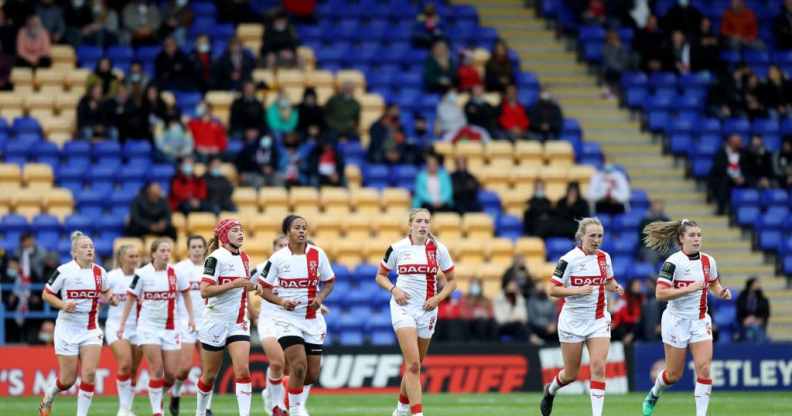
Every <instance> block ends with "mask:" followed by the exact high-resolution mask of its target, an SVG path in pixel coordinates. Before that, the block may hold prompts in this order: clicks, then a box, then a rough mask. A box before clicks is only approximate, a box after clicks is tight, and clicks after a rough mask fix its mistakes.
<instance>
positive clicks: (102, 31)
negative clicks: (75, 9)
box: [67, 0, 121, 48]
mask: <svg viewBox="0 0 792 416" xmlns="http://www.w3.org/2000/svg"><path fill="white" fill-rule="evenodd" d="M72 4H74V2H72ZM67 26H68V25H67ZM120 28H121V23H120V22H119V19H118V13H116V11H115V10H113V8H111V7H109V6H108V5H107V0H96V1H94V2H93V7H92V8H91V21H90V23H88V24H87V25H85V26H82V28H81V30H80V38H81V42H85V43H89V44H94V45H97V46H99V47H102V48H105V47H108V46H110V45H115V44H116V43H117V42H118V41H119V37H120V36H121V29H120ZM67 30H68V29H67Z"/></svg>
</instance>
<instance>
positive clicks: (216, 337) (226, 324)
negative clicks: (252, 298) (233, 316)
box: [198, 317, 250, 348]
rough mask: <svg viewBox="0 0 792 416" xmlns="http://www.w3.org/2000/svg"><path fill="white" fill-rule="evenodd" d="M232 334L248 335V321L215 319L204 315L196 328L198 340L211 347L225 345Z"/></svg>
mask: <svg viewBox="0 0 792 416" xmlns="http://www.w3.org/2000/svg"><path fill="white" fill-rule="evenodd" d="M234 336H247V337H250V322H248V321H243V322H240V323H237V322H236V320H234V321H217V320H214V319H210V318H206V317H204V319H203V322H201V324H200V327H199V328H198V341H200V342H201V343H202V344H206V345H211V346H212V347H217V348H222V347H225V345H226V340H227V339H228V338H230V337H234Z"/></svg>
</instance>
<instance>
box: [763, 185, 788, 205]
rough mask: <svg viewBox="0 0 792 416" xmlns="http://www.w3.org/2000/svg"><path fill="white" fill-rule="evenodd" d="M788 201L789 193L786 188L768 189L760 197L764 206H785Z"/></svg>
mask: <svg viewBox="0 0 792 416" xmlns="http://www.w3.org/2000/svg"><path fill="white" fill-rule="evenodd" d="M788 201H789V193H788V192H787V191H786V190H785V189H766V190H764V191H762V193H761V197H760V202H761V205H762V207H772V206H785V205H787V204H788Z"/></svg>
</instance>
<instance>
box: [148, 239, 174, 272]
mask: <svg viewBox="0 0 792 416" xmlns="http://www.w3.org/2000/svg"><path fill="white" fill-rule="evenodd" d="M171 251H173V247H172V246H171V243H169V242H167V241H165V242H162V243H160V245H159V246H158V247H157V249H156V250H154V253H152V254H151V261H152V262H153V263H154V266H157V268H160V269H161V268H164V267H165V265H167V264H168V263H169V262H170V259H171Z"/></svg>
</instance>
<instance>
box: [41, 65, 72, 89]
mask: <svg viewBox="0 0 792 416" xmlns="http://www.w3.org/2000/svg"><path fill="white" fill-rule="evenodd" d="M66 72H67V71H64V70H62V69H55V68H53V69H39V70H37V71H36V75H35V82H36V86H37V87H38V88H39V89H42V88H44V87H47V86H56V87H58V88H59V89H61V90H63V86H64V85H65V84H66Z"/></svg>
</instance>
